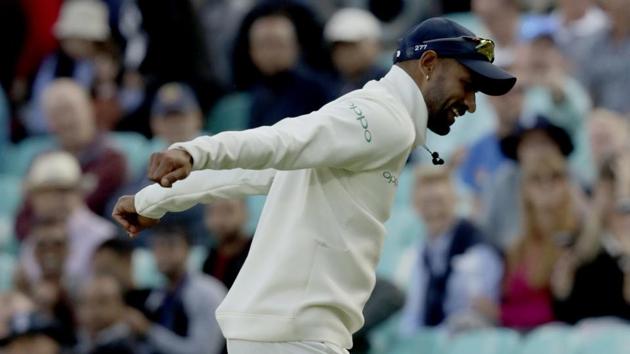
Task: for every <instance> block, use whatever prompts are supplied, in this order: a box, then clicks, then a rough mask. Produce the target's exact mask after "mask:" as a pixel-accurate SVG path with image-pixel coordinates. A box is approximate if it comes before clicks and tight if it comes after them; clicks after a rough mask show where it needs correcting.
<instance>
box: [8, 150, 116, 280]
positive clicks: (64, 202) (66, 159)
mask: <svg viewBox="0 0 630 354" xmlns="http://www.w3.org/2000/svg"><path fill="white" fill-rule="evenodd" d="M84 181H85V180H84V179H82V174H81V168H80V166H79V163H78V162H77V160H76V159H75V158H74V157H73V156H72V155H70V154H69V153H67V152H62V151H54V152H50V153H45V154H42V155H40V156H38V157H37V158H35V160H34V161H33V164H32V166H31V167H30V170H29V172H28V174H27V176H26V179H25V182H24V184H25V186H24V187H25V191H26V193H27V199H28V200H29V202H30V203H31V206H32V212H33V214H32V217H33V218H34V220H51V221H56V222H60V223H62V224H63V225H64V227H65V229H66V230H65V232H66V233H67V237H68V239H67V246H66V247H67V250H68V254H67V259H66V261H65V264H64V280H66V281H68V282H67V283H66V284H65V285H66V286H67V287H68V291H70V292H72V291H73V290H75V288H76V286H77V285H78V284H79V283H80V282H81V281H82V280H84V279H85V278H86V277H87V276H88V275H89V274H90V259H91V257H92V254H93V252H94V249H95V248H96V247H97V246H98V245H99V244H100V243H101V242H103V241H104V240H106V239H109V238H111V237H112V236H114V235H115V233H116V229H115V228H114V226H113V225H112V224H111V223H110V222H109V221H107V220H105V219H103V218H101V217H99V216H98V215H96V214H94V213H93V212H91V211H90V210H89V208H88V207H87V206H86V205H85V202H84V201H83V185H84V184H85V182H84ZM33 231H36V230H33ZM36 249H37V239H36V238H35V235H32V234H29V235H28V236H27V237H26V239H25V240H24V241H23V242H22V247H21V249H20V252H21V253H20V267H21V269H22V270H23V271H24V274H25V276H26V278H27V279H28V281H29V283H31V284H35V283H37V282H38V281H40V280H41V279H42V277H43V276H44V275H45V274H43V270H42V269H41V268H40V266H39V265H38V262H37V258H36Z"/></svg>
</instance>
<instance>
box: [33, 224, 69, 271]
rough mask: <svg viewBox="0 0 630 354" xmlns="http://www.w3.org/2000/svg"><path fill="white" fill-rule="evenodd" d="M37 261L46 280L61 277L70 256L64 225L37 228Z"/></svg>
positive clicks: (35, 234)
mask: <svg viewBox="0 0 630 354" xmlns="http://www.w3.org/2000/svg"><path fill="white" fill-rule="evenodd" d="M33 236H34V237H35V240H36V241H35V259H36V260H37V263H38V264H39V266H40V268H41V270H42V273H43V275H44V277H45V278H47V277H60V276H61V275H62V274H63V269H64V266H65V263H66V257H67V255H68V234H67V232H66V228H65V224H64V223H56V224H52V225H45V226H39V227H36V228H35V230H33Z"/></svg>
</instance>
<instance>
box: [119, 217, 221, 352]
mask: <svg viewBox="0 0 630 354" xmlns="http://www.w3.org/2000/svg"><path fill="white" fill-rule="evenodd" d="M151 241H152V242H151V251H152V253H153V256H154V258H155V263H156V266H157V268H158V270H159V272H160V273H161V274H162V275H163V276H164V279H165V284H164V285H163V286H161V287H159V288H157V289H153V290H152V291H151V293H150V294H149V295H148V297H147V299H146V300H145V302H144V311H143V312H144V313H146V314H147V317H145V315H143V313H142V312H140V311H138V310H135V309H131V308H128V309H127V310H126V316H125V317H126V323H127V324H128V325H129V327H130V328H131V330H132V331H133V332H134V333H135V334H136V335H137V336H139V337H141V338H145V339H146V342H147V344H148V346H149V348H150V349H151V352H153V353H164V354H166V353H168V354H192V353H194V354H220V353H221V352H222V351H223V349H224V346H225V340H224V338H223V336H222V335H221V330H220V329H219V325H218V324H217V321H216V319H215V318H214V312H215V310H216V308H217V307H218V306H219V303H220V302H221V300H222V299H223V298H224V297H225V293H226V289H225V286H223V284H222V283H221V282H220V281H219V280H217V279H215V278H212V277H210V276H208V275H206V274H202V273H201V272H192V271H189V270H188V266H187V264H188V258H189V253H190V247H191V243H190V241H191V239H190V235H189V234H188V232H187V231H186V229H185V228H183V227H181V226H180V225H177V224H172V223H163V224H161V225H160V226H158V227H157V228H156V230H155V233H154V235H153V238H152V240H151Z"/></svg>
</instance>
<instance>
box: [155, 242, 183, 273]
mask: <svg viewBox="0 0 630 354" xmlns="http://www.w3.org/2000/svg"><path fill="white" fill-rule="evenodd" d="M152 248H153V256H154V257H155V262H156V264H157V268H158V270H159V271H160V273H162V274H164V275H165V276H166V277H167V278H176V277H178V276H180V275H181V274H183V273H184V272H185V271H186V260H187V259H188V251H189V250H188V243H186V241H185V240H184V239H183V238H182V237H176V236H166V237H163V236H158V235H156V236H154V237H153V244H152Z"/></svg>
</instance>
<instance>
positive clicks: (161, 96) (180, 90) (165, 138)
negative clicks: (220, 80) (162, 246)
mask: <svg viewBox="0 0 630 354" xmlns="http://www.w3.org/2000/svg"><path fill="white" fill-rule="evenodd" d="M201 118H202V117H201V108H200V107H199V104H198V103H197V99H196V98H195V95H194V93H193V91H192V89H191V88H190V87H189V86H187V85H186V84H182V83H177V82H171V83H167V84H164V85H162V86H161V87H160V89H159V90H158V91H157V93H156V95H155V98H154V101H153V104H152V105H151V132H152V134H153V137H154V138H153V140H152V142H151V145H152V146H151V147H152V149H153V150H155V151H159V150H162V149H166V148H167V147H169V146H170V145H171V144H174V143H176V142H182V141H188V140H192V139H194V138H196V137H198V136H201V135H204V132H203V131H202V130H201V127H202V120H201ZM147 167H148V166H147ZM147 167H145V168H142V169H141V170H142V171H146V170H147ZM151 183H153V182H152V181H150V180H149V179H148V178H147V176H146V175H145V174H144V173H143V174H142V175H141V176H140V177H139V178H137V179H136V180H133V181H131V182H130V183H128V184H127V185H125V186H124V187H123V188H122V189H120V190H119V191H118V192H117V193H116V194H117V196H121V195H125V194H129V193H131V192H133V191H136V190H139V189H142V188H144V187H146V186H148V185H149V184H151ZM117 199H118V198H111V199H110V201H109V205H108V207H107V208H106V210H108V211H110V210H112V209H113V205H114V204H115V202H116V200H117ZM203 213H204V212H203V206H201V205H199V206H195V207H192V208H190V209H188V210H186V211H184V212H182V213H176V214H175V213H174V214H171V215H167V216H166V217H165V219H164V222H165V223H176V224H178V225H184V226H186V228H187V229H188V232H189V233H190V234H191V235H193V236H194V240H193V242H194V243H195V244H197V243H201V244H204V243H205V241H206V240H205V239H202V237H203V238H205V233H206V230H205V227H204V225H203ZM151 233H152V230H147V232H145V234H144V235H143V236H142V237H140V238H138V239H136V240H135V241H134V242H135V244H140V245H143V244H144V243H145V240H146V239H147V238H148V237H149V236H150V235H151Z"/></svg>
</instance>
